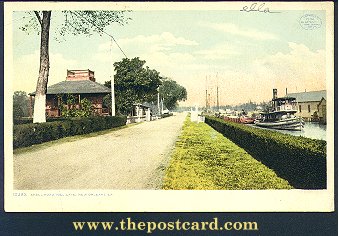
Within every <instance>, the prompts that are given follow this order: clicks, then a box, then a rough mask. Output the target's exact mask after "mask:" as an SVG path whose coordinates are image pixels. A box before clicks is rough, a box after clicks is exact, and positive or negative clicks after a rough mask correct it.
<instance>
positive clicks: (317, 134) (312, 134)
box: [253, 122, 326, 141]
mask: <svg viewBox="0 0 339 236" xmlns="http://www.w3.org/2000/svg"><path fill="white" fill-rule="evenodd" d="M253 127H256V128H260V127H258V126H256V125H253ZM270 130H274V131H277V132H280V133H284V134H290V135H294V136H303V137H306V138H313V139H320V140H325V141H326V125H322V124H318V123H311V122H305V126H304V129H303V130H302V131H290V130H277V129H270Z"/></svg>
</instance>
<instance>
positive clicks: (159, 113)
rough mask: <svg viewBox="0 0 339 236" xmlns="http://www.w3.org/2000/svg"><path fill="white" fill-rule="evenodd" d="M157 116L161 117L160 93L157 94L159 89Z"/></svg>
mask: <svg viewBox="0 0 339 236" xmlns="http://www.w3.org/2000/svg"><path fill="white" fill-rule="evenodd" d="M157 90H158V115H161V112H160V93H159V87H158V89H157Z"/></svg>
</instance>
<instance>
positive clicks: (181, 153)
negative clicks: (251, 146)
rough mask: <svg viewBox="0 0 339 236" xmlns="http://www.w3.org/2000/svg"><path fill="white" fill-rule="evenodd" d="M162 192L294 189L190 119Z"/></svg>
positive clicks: (244, 152)
mask: <svg viewBox="0 0 339 236" xmlns="http://www.w3.org/2000/svg"><path fill="white" fill-rule="evenodd" d="M162 188H163V189H175V190H182V189H192V190H193V189H194V190H255V189H291V188H292V186H291V185H289V183H288V181H286V180H284V179H282V178H280V177H278V176H277V175H276V173H275V172H274V171H273V170H271V169H269V168H268V167H266V166H265V165H264V164H262V163H260V162H259V161H257V160H256V159H254V158H253V157H252V156H251V155H250V154H248V153H247V152H246V151H245V150H244V149H242V148H240V147H239V146H237V145H236V144H234V143H233V142H232V141H230V140H229V139H227V138H225V137H224V136H223V135H222V134H220V133H219V132H217V131H215V130H214V129H213V128H211V127H210V126H208V125H207V124H205V123H194V122H191V121H190V118H189V117H187V118H186V120H185V123H184V125H183V129H182V133H181V135H180V137H179V140H178V141H177V142H176V146H175V149H174V151H173V153H172V157H171V161H170V163H169V166H168V167H167V169H166V173H165V176H164V180H163V187H162Z"/></svg>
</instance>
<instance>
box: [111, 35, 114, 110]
mask: <svg viewBox="0 0 339 236" xmlns="http://www.w3.org/2000/svg"><path fill="white" fill-rule="evenodd" d="M112 44H113V40H112V38H111V45H110V55H111V59H112V58H113V56H112ZM112 68H113V71H112V78H111V99H112V116H115V93H114V64H113V66H112Z"/></svg>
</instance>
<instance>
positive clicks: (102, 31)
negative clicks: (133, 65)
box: [74, 12, 128, 58]
mask: <svg viewBox="0 0 339 236" xmlns="http://www.w3.org/2000/svg"><path fill="white" fill-rule="evenodd" d="M74 14H75V15H77V16H78V17H80V18H82V19H83V20H85V21H87V22H88V23H90V24H92V25H93V26H94V27H96V28H97V29H98V30H99V31H100V32H101V33H103V34H106V35H107V36H109V37H110V38H111V39H112V40H113V41H114V43H115V44H116V45H117V46H118V48H119V49H120V51H121V52H122V54H124V56H125V57H126V58H128V57H127V55H126V53H125V52H124V50H122V48H121V47H120V45H119V44H118V42H117V41H116V40H115V38H114V36H113V35H111V34H109V33H107V32H105V31H104V30H102V29H99V27H97V26H96V25H95V24H94V23H93V22H91V21H90V20H88V19H86V18H85V17H83V16H81V15H80V14H77V13H75V12H74Z"/></svg>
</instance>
